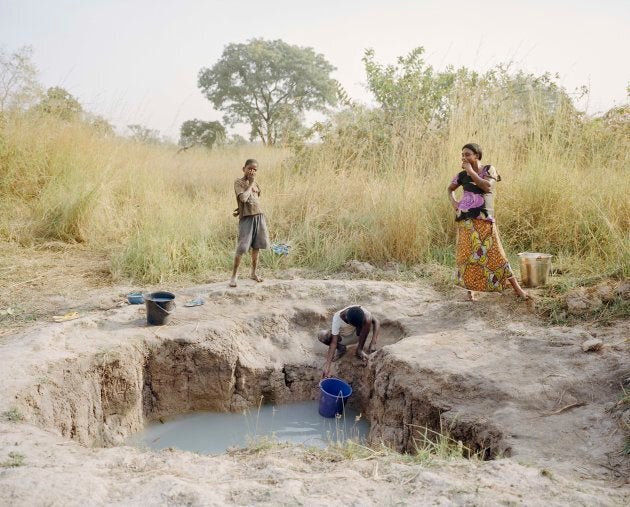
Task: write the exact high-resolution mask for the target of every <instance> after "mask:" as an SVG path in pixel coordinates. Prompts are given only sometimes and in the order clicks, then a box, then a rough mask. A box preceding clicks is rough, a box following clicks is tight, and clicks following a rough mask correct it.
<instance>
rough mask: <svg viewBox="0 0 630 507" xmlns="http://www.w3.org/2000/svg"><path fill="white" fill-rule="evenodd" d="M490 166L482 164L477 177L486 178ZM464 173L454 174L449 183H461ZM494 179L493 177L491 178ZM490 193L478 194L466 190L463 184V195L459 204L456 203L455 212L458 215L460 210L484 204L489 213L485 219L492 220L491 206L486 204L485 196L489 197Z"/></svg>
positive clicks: (457, 184)
mask: <svg viewBox="0 0 630 507" xmlns="http://www.w3.org/2000/svg"><path fill="white" fill-rule="evenodd" d="M490 167H491V166H489V165H487V166H484V167H483V168H482V169H481V172H480V173H479V177H480V178H486V177H487V176H488V170H489V169H490ZM464 174H466V173H465V171H462V172H460V173H458V174H456V175H455V177H454V178H453V179H452V180H451V184H453V185H455V186H460V185H463V182H462V181H461V179H462V177H463V175H464ZM493 179H494V178H493ZM490 195H491V194H478V193H474V192H471V191H469V190H466V187H465V186H464V195H463V196H462V199H461V200H460V201H459V204H458V205H457V213H458V215H459V214H460V213H461V212H467V211H469V210H472V209H475V208H483V207H484V206H485V207H486V208H488V207H489V208H490V209H489V210H488V211H490V213H488V215H489V216H488V217H487V218H486V220H488V221H490V222H494V218H493V216H492V214H493V213H492V212H493V210H492V206H488V204H490V203H488V202H487V200H490V199H487V197H489V196H490Z"/></svg>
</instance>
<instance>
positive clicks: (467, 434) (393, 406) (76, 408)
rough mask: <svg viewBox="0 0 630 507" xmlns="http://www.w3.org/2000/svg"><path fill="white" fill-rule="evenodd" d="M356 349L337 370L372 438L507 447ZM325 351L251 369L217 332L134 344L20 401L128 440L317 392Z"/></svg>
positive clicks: (89, 360)
mask: <svg viewBox="0 0 630 507" xmlns="http://www.w3.org/2000/svg"><path fill="white" fill-rule="evenodd" d="M320 320H321V319H320V316H318V315H314V314H313V315H310V314H301V315H298V316H297V317H296V320H295V321H294V322H293V326H294V327H293V328H291V327H290V328H289V331H290V332H294V331H296V330H298V331H300V330H301V332H304V328H305V327H308V328H309V329H313V327H317V324H319V323H320ZM405 335H406V333H405V328H404V326H403V325H401V324H400V323H399V322H390V321H385V322H383V326H382V333H381V338H380V339H379V347H377V348H378V349H382V348H383V347H385V346H387V345H391V344H394V343H396V342H398V341H400V340H401V339H403V338H405ZM352 351H353V349H350V350H349V353H348V355H347V356H346V357H344V358H343V359H342V360H341V361H340V364H339V373H340V376H341V377H343V378H345V379H347V380H348V381H349V382H351V383H352V385H353V389H354V393H355V394H354V395H353V397H352V398H351V404H350V406H351V408H354V409H356V410H357V411H359V412H361V413H362V414H363V416H364V417H366V418H367V420H368V422H369V423H370V424H371V431H370V440H371V441H372V442H374V443H377V442H384V443H386V444H388V445H390V446H392V447H394V448H395V449H397V450H398V451H400V452H414V449H415V442H416V441H418V440H420V439H421V438H420V434H421V433H423V432H424V428H425V427H426V428H429V429H430V430H432V431H437V432H439V431H443V430H444V429H448V431H449V432H450V434H451V436H452V437H453V438H454V439H456V440H461V441H462V443H463V445H465V446H467V447H469V448H470V449H472V450H473V451H475V452H481V453H482V454H483V457H484V458H486V459H492V458H494V457H496V456H497V455H506V454H508V453H509V449H507V448H506V447H505V446H504V445H503V444H502V442H503V438H502V435H501V433H500V432H499V431H498V430H496V429H494V428H492V427H491V426H490V425H487V424H485V423H484V422H481V423H480V422H478V421H475V420H466V419H465V418H463V417H461V416H458V417H453V416H452V414H449V408H448V407H445V406H442V405H440V404H436V403H435V401H434V400H433V399H432V398H431V397H429V396H427V395H424V394H423V393H422V390H421V389H420V390H412V389H410V388H408V387H403V386H398V385H396V383H395V382H394V381H393V380H392V379H391V378H390V376H389V375H383V374H382V373H379V372H377V369H378V366H375V365H378V361H377V360H374V361H372V362H371V364H370V366H368V367H363V366H362V365H361V364H360V361H359V360H358V359H356V358H354V357H353V355H352ZM324 353H325V349H324V348H322V349H321V351H318V355H317V356H316V357H312V356H311V357H307V358H304V363H303V364H284V365H283V366H282V367H278V366H277V365H275V366H271V365H270V366H268V367H251V366H247V365H245V364H243V363H242V360H241V359H240V355H239V352H238V351H237V350H236V349H235V348H234V347H232V348H229V347H228V348H226V347H223V348H221V347H219V346H215V345H214V343H213V342H212V341H210V340H209V341H207V342H192V341H188V340H185V339H179V340H164V341H162V342H161V343H159V344H158V345H155V344H153V345H151V346H150V345H148V344H145V345H144V347H138V346H135V347H133V346H131V345H129V346H127V347H126V348H124V349H121V348H118V349H116V350H115V351H114V350H110V351H108V352H103V353H99V354H97V355H94V356H91V357H83V358H80V359H77V360H73V361H66V362H64V363H63V364H61V365H57V366H59V368H54V369H52V370H50V375H49V377H48V378H47V379H42V380H41V382H39V383H38V384H36V385H34V386H32V387H31V388H29V389H27V390H25V391H24V392H23V393H22V394H21V396H19V397H18V402H19V405H20V407H21V408H22V410H23V412H24V414H25V415H26V419H27V420H28V421H29V422H33V423H35V424H38V425H40V426H42V427H45V428H51V429H54V430H56V431H58V432H59V433H60V434H61V435H63V436H64V437H67V438H70V439H73V440H76V441H78V442H80V443H81V444H83V445H86V446H93V447H107V446H113V445H120V444H122V443H123V442H124V441H125V439H126V438H127V437H129V435H131V434H133V433H135V432H138V431H140V430H141V429H142V428H143V427H144V425H145V422H146V421H155V420H158V419H160V418H164V417H170V416H174V415H178V414H185V413H189V412H194V411H201V410H204V411H217V412H237V411H242V410H244V409H251V408H252V407H256V406H258V404H259V403H260V401H261V400H262V402H263V403H264V404H275V405H281V404H286V403H291V402H296V401H305V400H314V399H318V397H319V388H318V382H319V380H320V374H321V370H320V368H321V363H322V362H323V358H324ZM378 354H381V355H382V354H383V352H377V357H378ZM410 374H413V373H410ZM429 435H433V433H429Z"/></svg>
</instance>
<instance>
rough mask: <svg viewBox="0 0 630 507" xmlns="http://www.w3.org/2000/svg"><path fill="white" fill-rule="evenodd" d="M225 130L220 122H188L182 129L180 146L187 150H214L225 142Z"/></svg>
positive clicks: (183, 124)
mask: <svg viewBox="0 0 630 507" xmlns="http://www.w3.org/2000/svg"><path fill="white" fill-rule="evenodd" d="M225 137H226V133H225V128H224V127H223V125H221V124H220V123H219V122H218V121H202V120H197V119H194V120H188V121H185V122H184V123H182V126H181V128H180V136H179V144H180V146H183V147H185V148H191V147H193V146H205V147H206V148H212V147H213V146H215V145H217V144H221V143H223V142H224V141H225Z"/></svg>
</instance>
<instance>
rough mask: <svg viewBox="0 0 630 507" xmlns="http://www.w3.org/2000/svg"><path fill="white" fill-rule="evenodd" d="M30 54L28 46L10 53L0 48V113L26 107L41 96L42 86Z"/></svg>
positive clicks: (30, 50)
mask: <svg viewBox="0 0 630 507" xmlns="http://www.w3.org/2000/svg"><path fill="white" fill-rule="evenodd" d="M32 56H33V49H32V48H31V47H30V46H24V47H22V48H20V49H18V50H17V51H14V52H13V53H10V54H9V53H6V52H5V51H4V50H3V49H2V48H0V113H2V112H3V111H7V110H9V109H26V108H28V107H29V106H31V105H32V104H33V103H34V102H35V101H36V100H37V99H38V98H39V97H40V96H41V94H42V87H41V85H40V84H39V82H38V81H37V68H36V67H35V64H34V63H33V61H32Z"/></svg>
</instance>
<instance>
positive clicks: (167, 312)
mask: <svg viewBox="0 0 630 507" xmlns="http://www.w3.org/2000/svg"><path fill="white" fill-rule="evenodd" d="M149 301H151V300H150V299H149ZM151 302H152V303H153V304H154V305H155V306H156V307H157V308H159V309H160V311H161V312H163V313H165V314H166V315H170V314H171V313H173V310H175V308H177V303H176V302H175V301H173V310H167V309H166V308H163V307H162V306H160V305H158V304H157V303H156V302H155V301H151Z"/></svg>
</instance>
